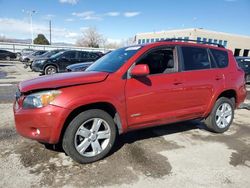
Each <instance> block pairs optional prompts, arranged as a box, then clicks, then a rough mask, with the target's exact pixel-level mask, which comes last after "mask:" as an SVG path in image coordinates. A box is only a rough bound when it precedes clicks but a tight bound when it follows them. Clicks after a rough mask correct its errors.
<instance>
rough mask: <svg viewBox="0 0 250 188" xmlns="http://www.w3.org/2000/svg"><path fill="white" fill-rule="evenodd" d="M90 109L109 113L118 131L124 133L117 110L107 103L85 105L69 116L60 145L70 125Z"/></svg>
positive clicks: (62, 131)
mask: <svg viewBox="0 0 250 188" xmlns="http://www.w3.org/2000/svg"><path fill="white" fill-rule="evenodd" d="M90 109H99V110H103V111H105V112H107V113H108V114H109V115H110V116H111V117H112V118H113V119H114V121H115V124H116V125H117V130H118V131H119V133H121V132H122V130H121V121H120V117H119V115H118V112H117V110H116V109H115V107H114V106H113V105H112V104H110V103H107V102H98V103H93V104H88V105H84V106H80V107H78V108H76V109H74V110H73V111H72V112H71V113H70V114H69V116H68V117H67V119H66V121H65V122H64V125H63V128H62V130H61V134H60V139H59V143H61V141H62V138H63V135H64V133H65V131H66V129H67V127H68V125H69V123H70V122H71V121H72V120H73V119H74V118H75V117H76V116H77V115H78V114H80V113H81V112H84V111H86V110H90Z"/></svg>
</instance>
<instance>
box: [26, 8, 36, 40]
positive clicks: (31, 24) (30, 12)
mask: <svg viewBox="0 0 250 188" xmlns="http://www.w3.org/2000/svg"><path fill="white" fill-rule="evenodd" d="M23 12H26V13H27V14H28V15H29V18H30V32H31V44H32V45H33V44H34V42H33V21H32V16H33V14H35V13H36V11H35V10H31V11H24V10H23Z"/></svg>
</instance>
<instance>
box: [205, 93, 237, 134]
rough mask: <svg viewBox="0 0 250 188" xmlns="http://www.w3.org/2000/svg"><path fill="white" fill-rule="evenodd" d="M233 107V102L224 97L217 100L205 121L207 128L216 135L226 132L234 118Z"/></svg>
mask: <svg viewBox="0 0 250 188" xmlns="http://www.w3.org/2000/svg"><path fill="white" fill-rule="evenodd" d="M234 106H235V105H234V102H233V100H230V99H228V98H225V97H221V98H219V99H218V100H217V101H216V103H215V105H214V107H213V110H212V112H211V113H210V115H209V116H208V117H207V118H206V120H205V123H206V125H207V127H208V128H209V129H210V130H211V131H213V132H216V133H223V132H225V131H227V130H228V129H229V127H230V125H231V124H232V121H233V118H234Z"/></svg>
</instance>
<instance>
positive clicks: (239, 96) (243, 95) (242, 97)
mask: <svg viewBox="0 0 250 188" xmlns="http://www.w3.org/2000/svg"><path fill="white" fill-rule="evenodd" d="M246 97H247V90H246V86H245V85H243V86H241V87H240V88H239V90H238V92H237V100H236V107H237V108H238V107H239V106H240V105H241V104H242V103H243V102H244V101H245V99H246Z"/></svg>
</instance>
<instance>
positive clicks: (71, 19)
mask: <svg viewBox="0 0 250 188" xmlns="http://www.w3.org/2000/svg"><path fill="white" fill-rule="evenodd" d="M64 21H65V22H73V21H75V19H73V18H67V19H65V20H64Z"/></svg>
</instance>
